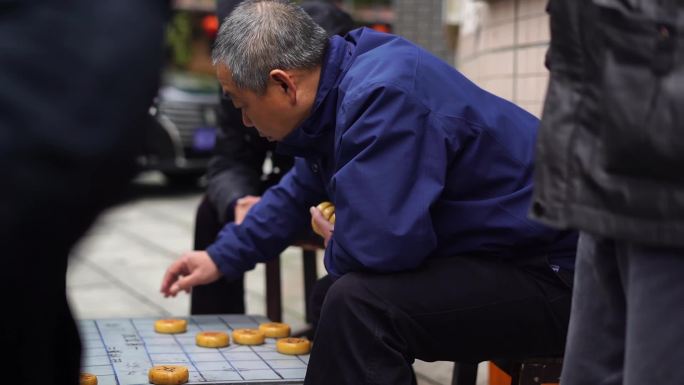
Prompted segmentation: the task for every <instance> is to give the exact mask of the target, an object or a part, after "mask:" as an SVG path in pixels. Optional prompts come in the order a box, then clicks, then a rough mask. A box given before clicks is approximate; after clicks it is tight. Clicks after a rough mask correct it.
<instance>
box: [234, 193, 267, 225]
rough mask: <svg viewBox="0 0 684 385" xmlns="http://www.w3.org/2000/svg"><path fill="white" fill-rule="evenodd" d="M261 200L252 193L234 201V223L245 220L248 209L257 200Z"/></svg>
mask: <svg viewBox="0 0 684 385" xmlns="http://www.w3.org/2000/svg"><path fill="white" fill-rule="evenodd" d="M260 200H261V197H257V196H254V195H245V196H244V197H242V198H240V199H238V200H237V202H235V224H238V225H239V224H240V223H242V221H244V220H245V217H246V216H247V213H248V212H249V209H251V208H252V206H254V205H255V204H256V203H257V202H259V201H260Z"/></svg>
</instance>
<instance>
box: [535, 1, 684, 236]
mask: <svg viewBox="0 0 684 385" xmlns="http://www.w3.org/2000/svg"><path fill="white" fill-rule="evenodd" d="M548 10H549V13H550V15H551V35H552V39H551V47H550V49H549V52H548V54H547V67H548V68H549V69H550V71H551V80H550V84H549V89H548V94H547V97H546V104H545V107H544V113H543V118H542V124H541V129H540V133H539V138H538V144H537V166H536V175H535V177H536V180H535V183H536V189H535V196H534V203H533V207H532V216H533V217H534V218H536V219H539V220H541V221H542V222H544V223H547V224H550V225H554V226H557V227H563V228H567V227H571V228H578V229H580V230H584V231H587V232H590V233H594V234H597V235H601V236H606V237H609V238H615V239H624V240H632V241H636V242H640V243H647V244H659V245H671V246H684V3H682V2H681V1H678V0H657V1H656V0H651V1H644V0H593V1H592V0H551V1H550V3H549V8H548Z"/></svg>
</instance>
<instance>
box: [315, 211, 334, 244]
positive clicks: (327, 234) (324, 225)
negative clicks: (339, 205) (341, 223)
mask: <svg viewBox="0 0 684 385" xmlns="http://www.w3.org/2000/svg"><path fill="white" fill-rule="evenodd" d="M309 213H311V223H312V224H313V225H314V231H315V232H316V233H317V234H319V235H320V236H322V237H323V244H324V245H325V246H328V241H330V238H331V237H332V233H333V230H334V229H335V225H334V224H332V223H330V222H329V221H328V220H327V219H325V217H324V216H323V213H322V212H321V210H319V209H318V208H316V207H311V208H310V209H309Z"/></svg>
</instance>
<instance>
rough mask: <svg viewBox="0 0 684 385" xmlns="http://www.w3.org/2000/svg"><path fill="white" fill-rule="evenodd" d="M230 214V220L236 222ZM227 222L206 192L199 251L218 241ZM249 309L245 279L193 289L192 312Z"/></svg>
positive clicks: (199, 218) (199, 217) (197, 233)
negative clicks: (246, 306)
mask: <svg viewBox="0 0 684 385" xmlns="http://www.w3.org/2000/svg"><path fill="white" fill-rule="evenodd" d="M232 220H233V217H232V216H230V217H229V218H228V221H232ZM224 225H225V223H221V222H220V221H219V216H218V212H217V211H216V208H215V207H214V206H213V205H212V204H211V202H209V200H208V199H207V196H206V195H205V196H204V198H203V199H202V202H201V203H200V205H199V207H198V208H197V216H196V219H195V250H204V249H206V248H207V246H209V245H210V244H212V243H213V242H214V240H216V236H217V235H218V233H219V231H221V228H223V226H224ZM244 312H245V289H244V278H240V279H236V280H227V279H219V280H218V281H216V282H212V283H210V284H208V285H200V286H196V287H194V288H192V293H191V295H190V314H221V313H232V314H242V313H244Z"/></svg>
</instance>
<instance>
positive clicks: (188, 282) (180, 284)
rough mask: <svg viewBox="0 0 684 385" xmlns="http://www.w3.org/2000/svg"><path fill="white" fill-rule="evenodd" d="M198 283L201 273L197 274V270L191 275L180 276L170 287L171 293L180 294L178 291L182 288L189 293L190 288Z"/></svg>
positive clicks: (173, 294)
mask: <svg viewBox="0 0 684 385" xmlns="http://www.w3.org/2000/svg"><path fill="white" fill-rule="evenodd" d="M198 283H199V274H197V273H196V272H195V273H192V274H190V275H186V276H183V277H180V278H178V280H177V281H176V282H175V283H174V284H173V285H171V288H170V289H169V294H171V295H172V296H174V297H175V296H176V294H178V292H180V291H181V290H184V291H185V292H186V293H189V292H190V289H191V288H192V287H193V286H195V285H197V284H198Z"/></svg>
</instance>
